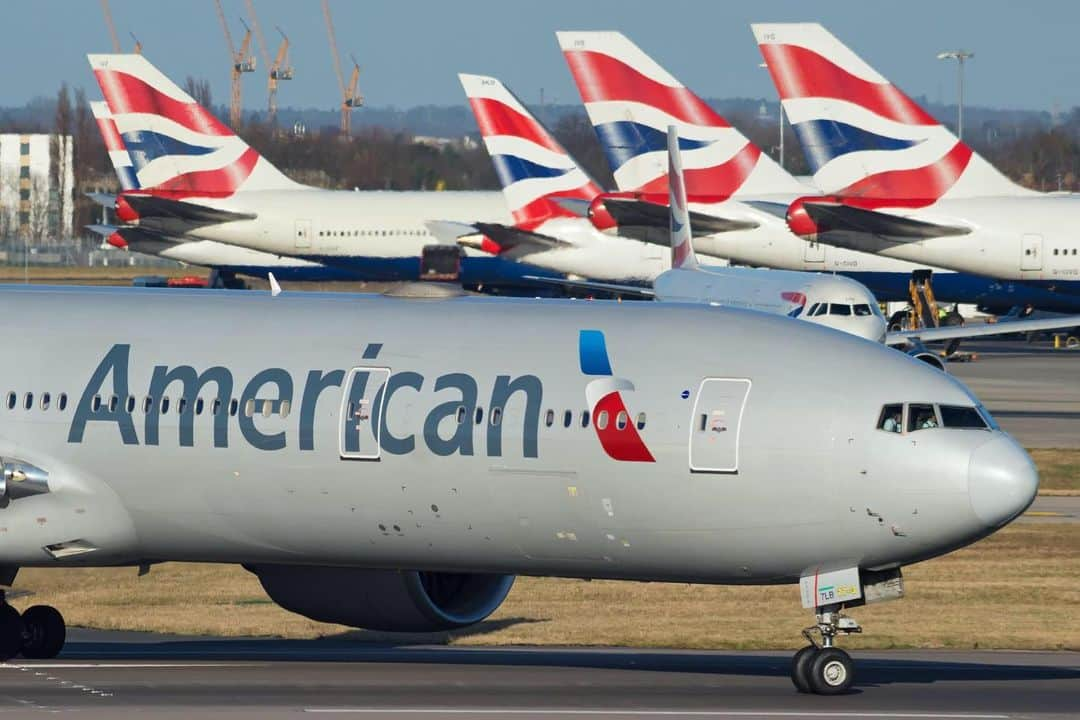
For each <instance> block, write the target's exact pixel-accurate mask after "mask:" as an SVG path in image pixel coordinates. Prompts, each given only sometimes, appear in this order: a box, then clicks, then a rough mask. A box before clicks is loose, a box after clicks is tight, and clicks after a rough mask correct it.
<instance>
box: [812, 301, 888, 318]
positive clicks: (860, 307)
mask: <svg viewBox="0 0 1080 720" xmlns="http://www.w3.org/2000/svg"><path fill="white" fill-rule="evenodd" d="M873 314H874V311H873V310H871V309H870V306H869V305H867V304H866V303H858V304H857V305H845V304H843V303H814V304H813V305H811V306H810V310H809V311H808V312H807V313H806V316H807V317H817V316H820V315H848V316H850V315H855V316H857V317H866V316H867V315H873Z"/></svg>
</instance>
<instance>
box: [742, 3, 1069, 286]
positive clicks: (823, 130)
mask: <svg viewBox="0 0 1080 720" xmlns="http://www.w3.org/2000/svg"><path fill="white" fill-rule="evenodd" d="M753 31H754V36H755V37H756V38H757V41H758V45H759V47H760V48H761V52H762V55H763V56H764V57H765V62H766V64H767V66H768V68H769V72H770V73H771V75H772V78H773V82H774V83H775V84H776V87H777V90H778V91H779V93H780V98H781V100H782V101H783V105H784V110H785V112H786V113H787V115H788V118H789V119H790V120H791V125H792V127H793V128H794V129H795V132H796V134H797V135H798V136H799V139H800V142H801V144H802V146H803V148H804V150H805V152H806V156H807V159H808V161H809V162H810V166H811V168H812V169H813V171H814V182H815V183H816V184H817V185H818V187H819V188H820V192H819V193H815V194H813V195H808V196H807V197H804V198H800V199H798V200H796V201H795V202H794V203H792V205H791V207H790V208H789V210H788V222H789V225H790V226H791V228H792V230H793V231H794V232H796V233H797V234H799V235H801V236H803V237H810V238H816V239H817V240H819V241H821V242H825V243H828V244H832V245H836V246H840V247H847V248H854V249H857V250H864V251H868V252H875V253H880V254H882V255H886V256H889V257H896V258H903V259H906V260H911V261H913V262H931V263H934V264H935V265H941V266H944V267H949V268H953V269H956V270H961V271H964V272H973V273H979V274H982V275H988V276H992V277H997V278H1003V279H1008V280H1023V281H1025V284H1027V285H1033V286H1037V287H1043V288H1049V289H1052V290H1054V291H1056V292H1059V293H1063V294H1064V293H1068V294H1072V295H1080V279H1078V278H1080V255H1078V251H1080V240H1078V239H1077V237H1076V233H1075V232H1074V228H1075V227H1076V225H1077V224H1078V223H1080V199H1078V198H1077V197H1075V196H1068V195H1047V194H1043V193H1037V192H1033V191H1031V190H1028V189H1026V188H1023V187H1020V186H1019V185H1017V184H1016V183H1014V182H1012V181H1011V180H1009V179H1008V178H1006V177H1005V176H1004V175H1003V174H1001V173H1000V172H999V171H998V170H997V169H995V168H994V167H993V166H992V165H990V164H989V163H988V162H986V160H984V159H983V158H982V157H980V156H979V155H978V153H975V152H973V151H972V150H971V148H970V147H968V146H967V145H965V144H964V143H963V142H961V141H960V140H958V139H957V138H956V136H954V135H953V134H952V133H951V132H949V130H948V129H947V128H946V127H945V126H943V125H942V124H941V123H939V122H938V121H937V120H935V119H934V118H933V117H931V116H930V115H929V114H928V113H927V112H926V111H925V110H923V109H922V108H921V107H919V106H918V105H917V104H916V103H915V102H913V101H912V100H911V98H909V97H908V96H907V95H905V94H904V93H903V92H901V91H900V90H899V89H898V88H897V87H896V86H894V85H892V84H891V83H889V81H888V80H886V79H885V78H884V77H883V76H881V75H880V74H878V73H877V72H876V71H875V70H874V69H873V68H871V67H870V66H869V65H868V64H867V63H865V62H864V61H863V60H862V59H861V58H859V57H858V56H857V55H856V54H855V53H854V52H853V51H852V50H851V49H850V48H848V47H847V46H845V45H844V44H843V43H841V42H840V41H839V40H837V39H836V38H835V37H834V36H833V35H832V34H831V33H829V31H828V30H826V29H825V28H823V27H822V26H821V25H818V24H816V23H797V24H785V23H779V24H772V23H766V24H757V25H754V26H753Z"/></svg>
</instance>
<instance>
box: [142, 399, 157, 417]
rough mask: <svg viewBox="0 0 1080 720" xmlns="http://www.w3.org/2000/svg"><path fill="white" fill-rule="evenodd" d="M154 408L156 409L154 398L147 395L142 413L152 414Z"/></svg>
mask: <svg viewBox="0 0 1080 720" xmlns="http://www.w3.org/2000/svg"><path fill="white" fill-rule="evenodd" d="M152 407H154V398H152V397H150V396H149V395H147V396H146V397H145V398H144V399H143V404H142V411H143V412H144V413H149V412H150V408H152Z"/></svg>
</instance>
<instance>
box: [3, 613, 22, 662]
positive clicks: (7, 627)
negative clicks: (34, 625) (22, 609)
mask: <svg viewBox="0 0 1080 720" xmlns="http://www.w3.org/2000/svg"><path fill="white" fill-rule="evenodd" d="M22 644H23V621H22V618H21V617H19V611H18V610H16V609H15V608H13V607H11V606H10V605H8V604H7V603H2V604H0V662H7V661H8V660H10V659H11V658H13V657H15V656H16V655H18V654H19V651H20V650H22Z"/></svg>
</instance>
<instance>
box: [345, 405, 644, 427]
mask: <svg viewBox="0 0 1080 720" xmlns="http://www.w3.org/2000/svg"><path fill="white" fill-rule="evenodd" d="M348 414H349V416H350V417H355V418H357V419H358V420H367V419H368V418H370V417H371V410H370V406H369V404H368V403H367V402H366V401H363V400H362V401H360V402H359V403H353V402H350V403H349V407H348ZM502 414H503V411H502V408H498V407H497V408H494V409H493V410H492V411H491V414H490V416H489V417H488V422H490V423H491V424H492V425H500V424H501V423H502ZM467 418H468V409H467V408H466V407H465V406H464V405H461V406H459V407H458V409H457V415H456V420H457V424H458V425H463V424H464V423H465V422H466V421H467ZM555 420H556V413H555V411H554V410H548V411H547V412H545V413H544V425H545V426H546V427H553V426H554V425H555ZM645 421H646V418H645V413H643V412H641V413H638V415H637V419H636V420H635V424H636V425H637V429H638V430H644V429H645ZM483 422H484V408H482V407H477V408H476V409H475V410H474V411H473V423H474V424H476V425H481V424H483ZM590 422H595V423H596V427H597V429H598V430H606V429H607V427H608V425H609V424H611V423H614V425H615V429H617V430H625V429H626V428H627V427H628V426H629V425H630V416H629V415H628V414H627V413H626V411H625V410H620V411H619V412H618V413H617V414H616V415H615V417H614V418H612V417H611V415H610V414H609V413H608V411H607V410H601V411H600V412H598V413H596V417H595V418H593V417H591V416H590V414H589V411H588V410H582V411H581V414H580V415H578V414H577V413H576V412H575V411H573V410H564V411H563V413H562V426H563V427H566V428H568V427H571V426H572V425H575V424H577V425H580V426H581V427H583V428H586V427H589V423H590Z"/></svg>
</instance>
